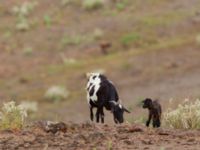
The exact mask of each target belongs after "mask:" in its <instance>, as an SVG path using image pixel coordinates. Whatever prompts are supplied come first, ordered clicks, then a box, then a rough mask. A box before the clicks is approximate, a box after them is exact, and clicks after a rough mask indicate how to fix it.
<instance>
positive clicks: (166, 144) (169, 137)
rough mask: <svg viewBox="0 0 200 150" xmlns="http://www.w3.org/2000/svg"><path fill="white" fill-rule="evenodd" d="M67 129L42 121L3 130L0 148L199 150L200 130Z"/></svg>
mask: <svg viewBox="0 0 200 150" xmlns="http://www.w3.org/2000/svg"><path fill="white" fill-rule="evenodd" d="M65 127H66V130H65V131H58V132H56V133H52V132H47V131H46V130H44V127H43V124H42V123H41V122H37V123H34V125H31V126H30V127H27V128H26V129H24V130H22V131H1V133H0V141H1V142H0V149H4V150H6V149H9V150H12V149H19V150H23V149H30V150H32V149H36V150H37V149H38V150H82V149H84V150H122V149H124V150H125V149H140V150H142V149H145V150H170V149H173V150H180V149H182V150H197V149H199V146H200V131H186V130H172V129H164V128H159V129H152V128H146V127H144V126H142V125H136V124H124V125H115V126H110V125H107V124H104V125H100V124H91V123H82V124H73V123H68V124H65Z"/></svg>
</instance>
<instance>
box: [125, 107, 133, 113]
mask: <svg viewBox="0 0 200 150" xmlns="http://www.w3.org/2000/svg"><path fill="white" fill-rule="evenodd" d="M123 110H124V111H125V112H127V113H131V112H130V111H129V110H128V109H126V108H125V107H123Z"/></svg>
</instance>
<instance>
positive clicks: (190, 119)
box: [163, 99, 200, 129]
mask: <svg viewBox="0 0 200 150" xmlns="http://www.w3.org/2000/svg"><path fill="white" fill-rule="evenodd" d="M163 121H164V123H165V125H166V126H167V127H171V128H175V129H200V100H199V99H197V100H196V101H195V102H191V101H189V100H186V101H185V102H184V103H183V104H179V105H178V107H177V108H176V109H174V110H172V109H170V108H169V109H168V110H167V111H166V112H165V113H164V118H163Z"/></svg>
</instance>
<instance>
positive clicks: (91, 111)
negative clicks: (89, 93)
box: [90, 106, 94, 121]
mask: <svg viewBox="0 0 200 150" xmlns="http://www.w3.org/2000/svg"><path fill="white" fill-rule="evenodd" d="M90 119H91V121H93V120H94V114H93V107H92V106H90Z"/></svg>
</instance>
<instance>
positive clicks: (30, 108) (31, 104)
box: [20, 101, 38, 113]
mask: <svg viewBox="0 0 200 150" xmlns="http://www.w3.org/2000/svg"><path fill="white" fill-rule="evenodd" d="M20 107H22V108H23V109H24V110H26V112H27V113H33V112H37V111H38V103H37V102H35V101H22V102H21V103H20Z"/></svg>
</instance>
